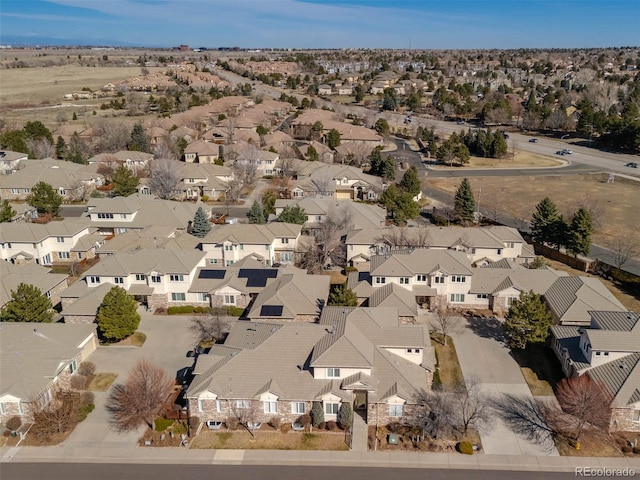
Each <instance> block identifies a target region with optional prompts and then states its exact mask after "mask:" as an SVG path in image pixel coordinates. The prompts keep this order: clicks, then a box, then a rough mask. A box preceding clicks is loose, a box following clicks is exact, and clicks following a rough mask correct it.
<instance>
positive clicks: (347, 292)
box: [328, 283, 358, 307]
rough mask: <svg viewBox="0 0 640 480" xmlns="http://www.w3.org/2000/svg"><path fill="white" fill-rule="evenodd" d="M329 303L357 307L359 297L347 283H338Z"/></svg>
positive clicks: (330, 295)
mask: <svg viewBox="0 0 640 480" xmlns="http://www.w3.org/2000/svg"><path fill="white" fill-rule="evenodd" d="M328 303H329V305H339V306H341V307H355V306H357V305H358V297H356V294H355V293H353V290H351V289H350V288H349V287H348V286H347V284H346V283H343V284H342V285H338V286H337V287H335V288H334V289H333V291H332V292H331V293H330V294H329V301H328Z"/></svg>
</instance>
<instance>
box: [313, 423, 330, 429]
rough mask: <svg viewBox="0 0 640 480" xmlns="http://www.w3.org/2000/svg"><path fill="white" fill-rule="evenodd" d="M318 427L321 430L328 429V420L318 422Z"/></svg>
mask: <svg viewBox="0 0 640 480" xmlns="http://www.w3.org/2000/svg"><path fill="white" fill-rule="evenodd" d="M314 427H315V425H314ZM318 429H319V430H326V429H327V422H320V423H319V424H318Z"/></svg>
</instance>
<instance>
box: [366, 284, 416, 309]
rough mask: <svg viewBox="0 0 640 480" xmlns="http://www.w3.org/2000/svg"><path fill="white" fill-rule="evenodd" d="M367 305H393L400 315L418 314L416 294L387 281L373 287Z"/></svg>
mask: <svg viewBox="0 0 640 480" xmlns="http://www.w3.org/2000/svg"><path fill="white" fill-rule="evenodd" d="M368 306H369V307H394V308H397V309H398V313H399V315H400V316H402V317H411V316H415V315H417V314H418V306H417V304H416V294H415V293H414V292H413V291H411V290H408V289H406V288H404V287H402V286H401V285H398V284H397V283H387V284H386V285H384V286H382V287H376V288H373V290H372V292H371V296H370V297H369V301H368Z"/></svg>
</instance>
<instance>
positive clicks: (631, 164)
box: [625, 162, 638, 168]
mask: <svg viewBox="0 0 640 480" xmlns="http://www.w3.org/2000/svg"><path fill="white" fill-rule="evenodd" d="M625 167H629V168H638V164H637V163H636V162H629V163H627V164H626V165H625Z"/></svg>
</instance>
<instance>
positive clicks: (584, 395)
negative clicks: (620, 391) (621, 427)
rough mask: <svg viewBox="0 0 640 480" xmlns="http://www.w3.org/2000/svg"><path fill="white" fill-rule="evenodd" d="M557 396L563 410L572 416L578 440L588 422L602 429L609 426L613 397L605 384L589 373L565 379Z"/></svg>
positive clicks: (575, 438) (573, 428)
mask: <svg viewBox="0 0 640 480" xmlns="http://www.w3.org/2000/svg"><path fill="white" fill-rule="evenodd" d="M556 397H557V398H558V403H559V404H560V407H562V410H563V411H564V412H566V413H568V414H569V415H571V417H572V425H571V427H572V428H571V431H572V433H573V438H574V440H575V441H576V442H578V441H580V435H582V432H583V430H584V428H585V426H586V425H587V424H588V425H591V426H593V427H595V428H600V429H606V427H608V425H609V422H610V419H611V402H612V400H613V399H612V397H611V395H610V394H609V393H608V391H607V390H605V387H604V386H603V385H600V384H598V383H596V382H595V381H593V380H592V379H591V377H589V376H588V375H582V376H580V377H574V378H565V379H563V380H562V381H561V382H560V383H559V384H558V388H557V390H556Z"/></svg>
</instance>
